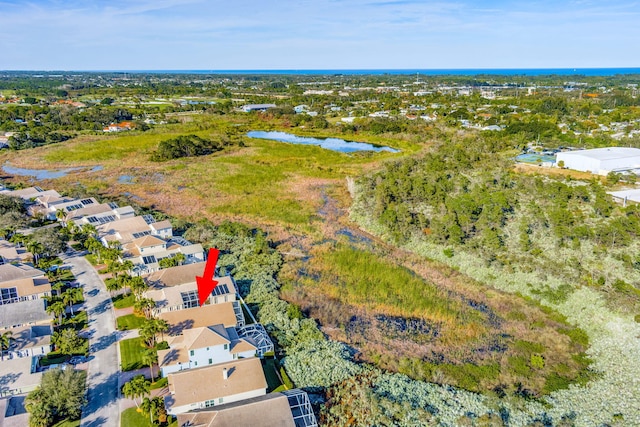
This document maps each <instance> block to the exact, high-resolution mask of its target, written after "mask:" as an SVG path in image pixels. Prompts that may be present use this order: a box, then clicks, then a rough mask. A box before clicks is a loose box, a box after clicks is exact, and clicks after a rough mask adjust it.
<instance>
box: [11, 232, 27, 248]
mask: <svg viewBox="0 0 640 427" xmlns="http://www.w3.org/2000/svg"><path fill="white" fill-rule="evenodd" d="M27 240H28V239H27V236H25V235H24V234H20V233H14V234H13V236H11V238H10V239H9V241H10V242H11V243H15V244H16V245H17V246H18V247H19V248H21V247H22V245H23V244H24V243H25V242H27Z"/></svg>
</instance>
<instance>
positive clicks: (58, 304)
mask: <svg viewBox="0 0 640 427" xmlns="http://www.w3.org/2000/svg"><path fill="white" fill-rule="evenodd" d="M45 311H46V312H47V313H49V314H53V315H54V316H56V317H57V318H58V324H59V325H60V324H62V315H63V314H64V313H65V312H66V311H67V308H66V306H65V305H64V303H63V302H62V301H55V302H54V303H52V304H47V308H46V309H45Z"/></svg>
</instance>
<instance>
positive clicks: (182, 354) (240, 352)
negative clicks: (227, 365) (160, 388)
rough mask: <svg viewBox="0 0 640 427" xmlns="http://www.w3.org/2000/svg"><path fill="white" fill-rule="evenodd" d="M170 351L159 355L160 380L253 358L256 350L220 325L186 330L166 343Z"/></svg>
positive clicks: (163, 351) (161, 352)
mask: <svg viewBox="0 0 640 427" xmlns="http://www.w3.org/2000/svg"><path fill="white" fill-rule="evenodd" d="M167 343H168V344H169V349H167V350H159V351H158V366H159V367H160V370H161V371H162V376H164V377H166V376H167V375H168V374H170V373H173V372H178V371H182V370H185V369H193V368H198V367H203V366H209V365H216V364H219V363H224V362H229V361H232V360H235V359H240V358H247V357H253V356H255V354H256V350H257V349H256V347H255V346H254V345H253V344H251V343H250V342H249V341H247V340H245V339H243V338H239V337H238V334H237V333H236V329H235V328H234V327H230V328H225V327H224V326H223V325H214V326H208V327H200V328H192V329H185V330H184V331H183V332H182V334H181V335H178V336H173V337H169V338H168V339H167Z"/></svg>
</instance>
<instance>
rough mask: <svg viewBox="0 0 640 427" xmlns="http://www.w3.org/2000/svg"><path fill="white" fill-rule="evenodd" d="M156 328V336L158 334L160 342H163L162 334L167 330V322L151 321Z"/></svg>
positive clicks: (162, 320)
mask: <svg viewBox="0 0 640 427" xmlns="http://www.w3.org/2000/svg"><path fill="white" fill-rule="evenodd" d="M153 322H154V323H155V328H156V334H157V333H158V332H160V336H161V337H162V338H161V341H164V333H165V332H167V331H168V330H169V322H167V321H166V320H164V319H153Z"/></svg>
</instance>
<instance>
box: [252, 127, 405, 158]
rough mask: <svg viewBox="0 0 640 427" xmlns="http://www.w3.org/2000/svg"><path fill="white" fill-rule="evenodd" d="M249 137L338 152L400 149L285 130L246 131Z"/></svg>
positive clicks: (392, 151)
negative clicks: (308, 135)
mask: <svg viewBox="0 0 640 427" xmlns="http://www.w3.org/2000/svg"><path fill="white" fill-rule="evenodd" d="M247 136H248V137H249V138H257V139H270V140H273V141H279V142H288V143H290V144H302V145H318V146H320V147H321V148H324V149H327V150H333V151H338V152H340V153H355V152H356V151H375V152H380V151H387V152H389V153H397V152H399V151H400V150H396V149H395V148H391V147H385V146H380V145H373V144H368V143H366V142H353V141H345V140H344V139H340V138H311V137H307V136H297V135H293V134H290V133H286V132H265V131H258V130H252V131H251V132H248V133H247Z"/></svg>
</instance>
